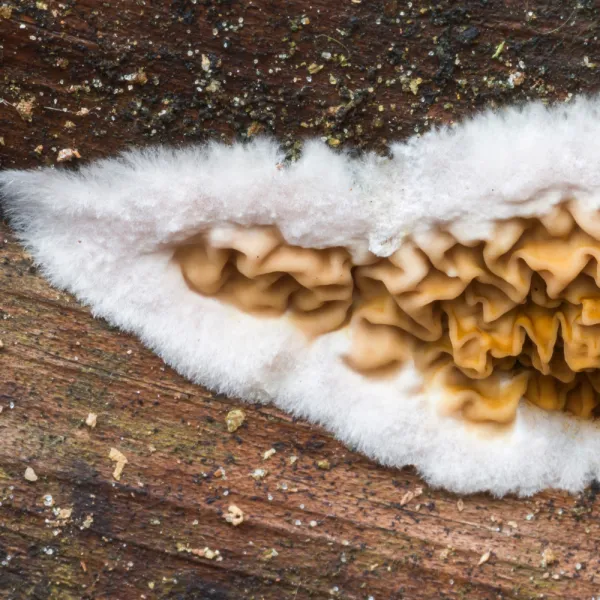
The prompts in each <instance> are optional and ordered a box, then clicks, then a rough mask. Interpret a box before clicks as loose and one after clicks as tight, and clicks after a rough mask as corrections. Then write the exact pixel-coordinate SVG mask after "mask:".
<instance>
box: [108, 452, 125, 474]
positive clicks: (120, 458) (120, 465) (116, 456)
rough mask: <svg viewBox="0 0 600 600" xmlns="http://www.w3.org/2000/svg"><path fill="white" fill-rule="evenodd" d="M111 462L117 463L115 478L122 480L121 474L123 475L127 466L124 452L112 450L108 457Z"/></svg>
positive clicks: (114, 472)
mask: <svg viewBox="0 0 600 600" xmlns="http://www.w3.org/2000/svg"><path fill="white" fill-rule="evenodd" d="M108 458H110V460H112V461H114V462H116V463H117V464H116V465H115V470H114V471H113V477H114V478H115V479H116V480H117V481H119V480H120V479H121V474H122V473H123V469H124V468H125V465H126V464H127V462H128V461H127V458H126V457H125V455H124V454H123V453H122V452H119V451H118V450H117V449H116V448H111V449H110V453H109V455H108Z"/></svg>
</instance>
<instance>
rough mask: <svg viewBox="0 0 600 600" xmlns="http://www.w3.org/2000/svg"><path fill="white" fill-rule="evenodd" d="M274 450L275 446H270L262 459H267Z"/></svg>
mask: <svg viewBox="0 0 600 600" xmlns="http://www.w3.org/2000/svg"><path fill="white" fill-rule="evenodd" d="M276 452H277V450H275V448H270V449H269V450H267V451H266V452H265V453H264V454H263V460H269V459H270V458H271V456H273V454H275V453H276Z"/></svg>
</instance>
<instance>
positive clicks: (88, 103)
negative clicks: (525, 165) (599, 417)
mask: <svg viewBox="0 0 600 600" xmlns="http://www.w3.org/2000/svg"><path fill="white" fill-rule="evenodd" d="M598 17H599V11H598V8H597V6H596V3H594V2H590V1H587V0H586V1H581V0H580V1H579V2H570V1H569V2H562V1H558V0H553V1H550V2H528V3H523V2H510V1H506V2H502V3H500V2H495V3H492V2H475V1H471V2H462V3H457V2H449V1H443V2H436V3H424V2H420V1H417V0H413V2H412V3H405V2H398V1H396V0H385V1H383V0H382V1H381V2H369V1H367V0H362V1H360V2H359V1H358V0H347V1H346V0H344V1H343V2H338V3H331V2H325V1H324V0H316V1H314V2H307V1H306V0H303V1H300V0H292V1H290V2H285V3H282V2H275V1H274V0H273V1H268V0H253V1H252V2H250V1H247V2H246V1H244V2H238V1H235V0H231V1H228V2H219V1H217V0H215V1H211V0H203V1H201V0H198V1H197V2H194V0H189V1H188V0H173V1H152V2H150V1H146V2H143V1H136V0H122V1H118V2H110V3H109V2H99V1H98V0H81V1H79V2H71V1H65V2H62V3H59V2H56V1H54V0H44V1H39V0H38V1H35V0H0V40H1V43H2V47H1V54H0V56H1V61H2V62H1V63H0V65H1V71H0V81H1V85H0V98H1V99H2V101H1V102H0V138H1V139H0V164H1V165H2V167H3V168H10V167H35V166H37V165H53V164H56V162H57V158H58V154H59V152H60V151H61V150H64V149H73V150H75V149H76V150H78V152H79V154H80V155H81V158H80V159H78V158H73V160H72V161H71V163H69V166H70V165H71V164H73V163H77V162H78V161H79V162H83V161H87V160H91V159H93V158H97V157H100V156H108V155H112V154H114V153H115V152H117V151H118V150H121V149H124V148H126V147H129V146H131V145H136V146H137V145H145V144H149V143H182V142H192V141H202V140H207V139H225V140H233V139H241V140H243V139H247V138H248V137H251V136H253V135H257V134H258V133H268V134H273V135H275V136H276V137H277V139H279V140H281V142H282V144H284V145H285V147H286V149H287V150H288V152H289V154H290V156H294V155H295V154H296V153H297V152H300V151H301V144H302V139H304V138H306V137H307V136H320V137H323V138H324V140H325V141H326V142H327V143H329V144H330V145H331V146H333V147H340V148H347V149H350V148H357V149H375V150H377V151H379V152H385V151H386V149H387V147H388V145H389V143H390V142H391V141H393V140H397V139H403V138H406V137H408V136H409V135H412V134H414V133H415V132H422V131H425V130H427V129H428V128H429V127H431V126H433V125H434V124H436V123H439V122H450V121H452V120H457V119H459V118H461V117H464V116H468V115H470V114H473V113H474V112H475V111H477V110H480V109H481V108H483V107H485V106H489V105H496V106H501V105H504V104H506V103H509V102H516V101H522V100H525V99H528V98H542V99H544V100H566V99H568V98H569V95H570V94H576V93H580V92H588V91H592V90H594V89H595V87H596V82H597V81H598V68H599V67H598V66H597V65H596V61H600V53H599V51H598V50H599V47H598V44H599V42H598V40H597V35H598V25H597V24H598ZM241 19H242V20H241ZM64 109H66V111H65V110H64ZM0 339H1V340H2V342H3V348H2V349H0V406H1V407H2V412H1V413H0V503H1V504H0V597H3V598H4V597H6V598H21V597H36V598H120V599H126V598H140V597H145V598H199V599H205V598H206V599H210V598H214V599H217V598H218V599H228V598H230V599H237V598H255V599H259V598H265V599H273V600H275V599H277V600H280V599H282V598H290V599H294V600H303V599H305V598H349V599H361V600H364V599H367V598H370V597H372V598H374V599H375V600H381V599H383V598H407V599H415V598H434V597H435V598H438V597H441V598H486V599H487V598H490V599H491V598H540V597H544V598H564V597H568V598H588V599H589V598H592V597H594V596H595V595H597V594H598V589H600V588H599V587H598V581H597V579H598V575H597V570H598V566H599V564H600V562H599V561H600V559H599V558H598V556H599V542H598V540H599V539H600V536H599V533H600V531H599V529H600V527H599V524H600V521H599V519H598V515H597V510H596V494H597V488H595V487H592V488H591V489H589V490H587V491H586V492H585V493H583V494H580V495H578V496H569V495H568V494H565V493H562V492H555V491H548V492H546V493H543V494H539V495H537V496H536V497H534V498H532V499H526V500H519V499H515V498H511V497H509V498H505V499H502V500H498V499H494V498H491V497H489V496H487V495H477V496H470V497H464V498H458V497H457V496H455V495H452V494H449V493H446V492H444V491H440V490H433V489H431V488H429V487H428V486H427V485H426V484H425V483H424V482H423V481H421V480H420V479H419V478H418V477H417V476H416V474H415V473H414V472H413V471H412V470H411V469H403V470H401V471H399V470H394V469H386V468H383V467H379V466H377V465H375V464H373V463H371V462H370V461H368V460H366V459H365V458H364V457H362V456H361V455H360V454H358V453H355V452H352V451H351V450H348V449H346V448H344V447H343V446H341V445H340V444H339V443H337V442H336V441H335V440H333V439H332V437H331V436H329V435H327V434H326V433H324V432H323V431H322V430H320V429H319V428H318V427H314V426H310V425H308V424H306V423H305V422H303V421H301V420H297V419H293V418H292V417H290V416H288V415H285V414H283V413H281V412H280V411H277V410H275V409H273V408H270V407H259V406H244V407H243V409H244V411H245V412H246V419H245V421H244V424H243V425H242V426H241V428H240V429H238V430H237V431H235V432H233V433H229V432H228V431H227V427H226V422H225V420H226V415H227V413H228V412H229V411H230V410H232V409H234V408H240V407H241V403H240V402H239V401H237V400H236V399H228V398H223V397H216V396H214V395H211V394H210V393H208V392H207V391H206V390H203V389H201V388H199V387H197V386H194V385H192V384H190V383H188V382H186V381H185V380H184V379H183V378H181V377H180V376H178V375H177V374H175V373H174V372H173V371H172V370H171V369H169V368H167V367H165V366H164V364H163V363H162V362H161V360H160V359H159V358H157V357H156V356H155V355H153V354H152V353H151V352H149V351H148V350H146V349H144V348H143V347H142V346H141V344H140V343H139V342H137V341H136V340H135V339H133V338H132V337H131V336H129V335H126V334H124V333H121V332H119V331H117V330H115V329H113V328H111V327H109V326H108V325H107V324H106V323H105V322H103V321H100V320H94V319H93V318H92V316H91V315H90V313H89V311H88V310H87V309H86V308H85V307H82V306H81V305H80V304H78V303H77V302H76V301H75V300H74V299H73V298H71V297H70V296H68V295H66V294H64V293H62V292H60V291H57V290H55V289H53V288H51V287H50V286H49V285H48V284H47V283H46V282H45V281H44V280H43V279H42V278H41V276H40V275H39V274H38V273H37V272H36V270H35V268H34V267H33V266H32V263H31V260H30V258H29V257H28V256H27V254H26V253H25V252H24V250H23V249H22V248H21V247H20V246H19V245H18V244H17V242H16V240H15V238H14V236H13V234H12V233H11V232H10V230H9V229H8V227H7V226H5V225H2V226H1V228H0ZM89 413H95V414H97V424H96V427H95V428H93V429H92V428H90V427H89V426H87V425H86V424H85V421H86V418H87V416H88V414H89ZM111 448H115V449H118V450H119V451H120V452H121V453H122V454H123V455H124V456H125V457H126V458H127V461H128V462H127V464H125V466H124V469H123V473H122V475H121V478H120V480H118V481H117V480H115V478H114V477H113V471H114V468H115V462H114V461H112V460H110V459H109V454H110V451H111ZM271 448H274V449H275V450H276V452H275V454H274V455H272V456H271V457H270V458H268V459H267V460H264V459H263V455H264V453H265V452H266V451H268V450H269V449H271ZM292 457H297V458H296V460H295V461H294V460H293V459H292ZM322 461H328V462H327V463H324V462H322ZM27 467H31V468H32V469H33V470H34V471H35V474H36V475H37V480H36V481H28V480H27V479H26V478H25V477H24V473H25V469H26V468H27ZM257 469H263V470H265V471H267V473H266V475H265V476H264V477H262V478H261V477H260V474H261V473H260V472H259V473H258V474H257V473H256V470H257ZM253 474H254V475H255V476H256V478H254V477H252V475H253ZM421 490H422V491H421ZM230 504H234V505H236V506H238V507H239V508H240V509H241V510H242V511H243V513H244V522H243V523H241V524H240V525H239V526H237V527H234V526H233V525H232V524H230V523H228V522H227V521H226V518H225V517H226V515H227V510H228V507H229V505H230ZM205 548H208V549H209V550H210V551H209V552H206V551H205V550H204V549H205ZM217 550H218V551H219V554H216V553H215V552H216V551H217ZM274 551H275V552H274ZM213 553H214V554H213ZM479 563H481V564H479Z"/></svg>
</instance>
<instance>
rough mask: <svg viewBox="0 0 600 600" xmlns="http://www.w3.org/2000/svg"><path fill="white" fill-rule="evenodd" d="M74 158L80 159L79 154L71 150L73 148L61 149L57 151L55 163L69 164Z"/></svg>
mask: <svg viewBox="0 0 600 600" xmlns="http://www.w3.org/2000/svg"><path fill="white" fill-rule="evenodd" d="M74 158H81V154H79V152H78V151H77V150H73V148H63V149H62V150H59V152H58V155H57V157H56V162H69V161H71V160H73V159H74Z"/></svg>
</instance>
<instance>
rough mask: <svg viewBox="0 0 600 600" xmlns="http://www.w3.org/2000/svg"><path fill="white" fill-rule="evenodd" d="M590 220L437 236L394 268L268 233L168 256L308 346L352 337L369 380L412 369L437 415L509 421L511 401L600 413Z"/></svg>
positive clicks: (203, 288)
mask: <svg viewBox="0 0 600 600" xmlns="http://www.w3.org/2000/svg"><path fill="white" fill-rule="evenodd" d="M599 257H600V213H598V212H585V211H584V210H583V208H582V207H581V206H580V205H579V204H578V203H577V202H576V201H574V200H573V201H570V202H567V203H563V204H561V205H560V206H557V207H555V208H554V209H553V210H552V212H550V213H549V214H547V215H545V216H542V217H539V218H527V219H525V218H514V219H510V220H506V221H499V222H497V223H496V224H495V226H494V230H493V231H492V233H491V235H489V237H488V239H486V240H485V241H468V242H467V241H461V240H459V239H457V238H456V237H455V236H453V235H451V234H450V233H449V232H448V231H445V230H443V229H438V230H437V231H435V232H430V233H428V234H426V235H421V236H417V237H416V238H413V239H409V240H407V241H405V242H403V244H402V246H401V247H400V248H399V249H398V250H397V251H396V252H395V253H394V254H392V255H391V256H389V257H387V258H380V257H376V256H373V255H371V256H369V257H367V258H365V259H364V260H361V261H356V260H352V257H351V254H350V252H348V251H347V250H345V249H343V248H329V249H309V248H301V247H297V246H290V245H288V244H286V243H285V241H284V240H283V238H282V236H281V235H280V234H279V233H278V232H277V230H276V229H274V228H268V227H256V228H241V227H231V228H230V229H228V230H218V231H213V232H210V233H206V234H202V235H198V236H196V237H195V238H193V239H192V240H189V241H188V242H187V243H185V244H183V245H181V246H180V247H178V248H177V249H176V251H175V259H176V260H177V261H178V262H179V264H180V266H181V270H182V273H183V276H184V278H185V280H186V282H187V283H188V285H189V286H190V287H191V288H192V289H193V290H195V291H196V292H198V293H201V294H204V295H209V296H215V297H217V298H219V299H221V300H223V301H226V302H229V303H232V304H234V305H235V306H237V307H238V308H240V309H242V310H245V311H248V312H251V313H259V314H264V315H268V316H276V315H283V314H284V313H287V314H288V315H289V316H290V317H291V318H292V319H293V321H294V322H295V323H297V324H298V326H299V327H301V328H302V329H303V330H304V331H306V332H307V333H308V334H310V335H311V336H316V335H323V334H325V333H327V332H331V331H334V330H336V329H339V328H341V327H346V326H347V327H350V329H351V332H352V347H351V351H350V353H349V355H348V356H347V357H346V361H347V363H348V365H349V366H350V367H352V368H353V369H355V370H356V371H359V372H361V373H363V374H364V375H365V376H371V377H372V376H383V375H386V374H388V373H393V372H394V370H396V369H398V368H400V367H401V366H402V365H403V364H404V363H406V362H407V361H411V362H413V363H414V364H415V366H416V367H417V368H418V369H419V370H420V371H421V372H422V373H423V375H424V385H425V387H426V388H427V389H429V390H430V391H434V392H440V397H442V398H443V402H442V405H441V406H442V407H443V408H444V409H445V410H446V411H450V412H453V413H458V414H462V416H463V417H464V418H466V419H468V420H471V421H491V422H496V423H509V422H511V421H512V420H513V419H514V416H515V413H516V409H517V406H518V403H519V401H520V400H521V398H526V399H527V400H528V401H530V402H532V403H534V404H536V405H537V406H539V407H541V408H543V409H546V410H564V411H568V412H570V413H572V414H575V415H578V416H580V417H584V418H592V417H594V416H595V414H596V410H597V406H598V405H599V404H600V402H599V400H598V399H599V397H600V396H599V392H600V272H599V266H598V259H599Z"/></svg>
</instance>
